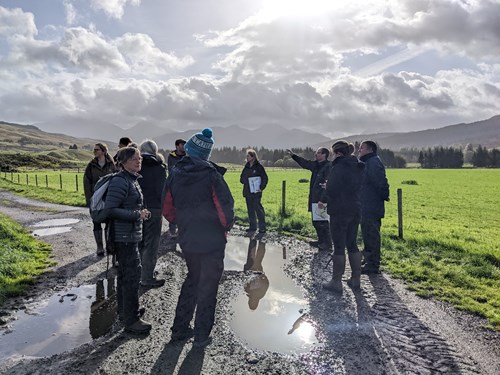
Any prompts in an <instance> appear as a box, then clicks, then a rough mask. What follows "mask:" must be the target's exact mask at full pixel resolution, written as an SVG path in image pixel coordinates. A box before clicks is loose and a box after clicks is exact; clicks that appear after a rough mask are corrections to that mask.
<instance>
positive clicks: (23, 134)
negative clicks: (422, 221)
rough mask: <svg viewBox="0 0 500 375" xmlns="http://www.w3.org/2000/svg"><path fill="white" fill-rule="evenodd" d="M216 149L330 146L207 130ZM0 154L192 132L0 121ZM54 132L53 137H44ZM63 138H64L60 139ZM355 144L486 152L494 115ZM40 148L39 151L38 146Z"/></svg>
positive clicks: (296, 134) (298, 136) (232, 129)
mask: <svg viewBox="0 0 500 375" xmlns="http://www.w3.org/2000/svg"><path fill="white" fill-rule="evenodd" d="M212 129H213V131H214V139H215V141H216V147H223V146H229V147H233V146H234V147H237V148H242V147H253V146H256V147H257V146H264V147H266V148H271V149H285V148H292V147H307V146H309V147H313V148H317V147H331V145H332V143H333V142H334V140H333V139H329V138H328V137H325V136H324V135H321V134H315V133H309V132H306V131H303V130H299V129H285V128H283V127H281V126H279V125H276V124H266V125H263V126H261V127H260V128H258V129H255V130H250V129H246V128H242V127H240V126H238V125H231V126H229V127H225V128H223V127H213V128H212ZM0 131H1V133H0V134H1V136H0V149H4V150H5V149H9V148H12V147H13V146H14V145H16V144H17V148H19V147H20V146H22V147H21V148H22V149H25V150H34V149H36V148H37V147H39V148H40V149H47V148H50V147H57V146H59V147H61V145H64V146H66V145H70V144H77V145H78V146H83V145H88V144H92V143H95V142H97V141H98V140H100V141H105V142H106V143H108V145H109V146H110V148H111V149H112V150H113V148H114V147H115V146H116V143H117V141H118V139H119V138H120V137H122V136H129V137H131V138H132V139H134V140H135V141H137V142H141V141H142V140H144V139H146V138H150V139H154V140H155V141H156V142H157V143H158V146H159V147H160V148H163V149H166V150H169V149H173V148H174V142H175V140H176V139H178V138H183V139H186V140H187V139H188V138H189V137H191V135H192V134H193V133H195V132H198V131H199V129H196V130H193V129H191V130H185V131H182V132H174V131H171V130H166V131H165V129H164V128H160V127H159V126H156V125H154V124H151V123H141V124H137V125H136V126H134V127H132V128H130V129H127V130H124V129H122V128H120V127H118V126H116V125H113V124H109V123H105V122H101V121H98V120H95V121H92V120H82V119H78V118H73V117H61V118H59V119H57V120H54V121H51V122H44V123H39V124H36V126H33V125H19V124H12V123H6V122H1V121H0ZM47 132H50V133H56V134H49V133H47ZM66 134H67V135H66ZM344 139H346V140H348V141H351V142H355V141H361V140H363V139H372V140H374V141H376V142H377V143H378V144H379V145H380V146H381V147H383V148H389V149H391V150H394V151H397V150H400V149H401V148H405V147H406V148H410V147H415V148H427V147H434V146H447V147H448V146H463V145H466V144H468V143H471V144H473V145H478V144H481V145H483V146H486V147H488V148H494V147H500V115H497V116H494V117H492V118H490V119H488V120H482V121H477V122H473V123H469V124H463V123H462V124H456V125H449V126H445V127H442V128H438V129H428V130H422V131H415V132H407V133H397V132H394V133H378V134H360V135H353V136H348V137H344ZM42 146H43V147H42Z"/></svg>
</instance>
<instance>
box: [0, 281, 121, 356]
mask: <svg viewBox="0 0 500 375" xmlns="http://www.w3.org/2000/svg"><path fill="white" fill-rule="evenodd" d="M75 297H76V298H75ZM89 315H90V319H89ZM115 319H116V283H115V279H114V278H110V279H109V282H108V280H100V281H98V282H97V285H83V286H81V287H78V288H73V289H71V290H69V291H67V292H65V293H59V294H55V295H53V296H52V297H50V298H49V299H48V300H47V301H45V302H44V303H43V304H41V305H38V306H37V309H36V311H35V312H32V311H30V312H29V313H26V312H24V311H23V312H21V311H20V312H18V320H17V321H15V322H14V323H13V324H12V327H11V328H12V331H9V332H10V333H3V334H2V335H1V338H0V360H4V359H7V358H11V357H12V358H15V357H21V356H28V357H45V356H50V355H53V354H57V353H62V352H63V351H66V350H68V349H72V348H75V347H77V346H78V345H81V344H83V343H86V342H90V341H91V340H92V339H95V338H97V337H100V336H102V335H104V334H105V333H106V332H107V331H109V329H110V328H111V325H112V324H113V322H114V321H115Z"/></svg>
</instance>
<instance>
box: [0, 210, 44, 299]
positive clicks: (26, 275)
mask: <svg viewBox="0 0 500 375" xmlns="http://www.w3.org/2000/svg"><path fill="white" fill-rule="evenodd" d="M50 251H51V247H50V246H49V245H47V244H46V243H44V242H41V241H38V240H36V239H35V238H33V237H32V236H31V235H30V234H29V233H28V232H27V231H26V230H25V229H24V228H23V227H22V226H21V225H19V224H17V223H16V222H15V221H13V220H11V219H9V218H8V217H7V216H5V215H2V214H0V305H1V304H3V302H4V301H5V299H6V298H8V297H13V296H19V295H21V294H23V293H24V291H25V290H26V288H27V287H28V286H29V285H31V284H33V282H34V280H35V278H36V276H38V275H40V274H41V273H43V272H44V271H45V269H46V268H47V267H48V266H50V265H52V264H53V263H52V262H50V261H49V260H48V257H49V254H50Z"/></svg>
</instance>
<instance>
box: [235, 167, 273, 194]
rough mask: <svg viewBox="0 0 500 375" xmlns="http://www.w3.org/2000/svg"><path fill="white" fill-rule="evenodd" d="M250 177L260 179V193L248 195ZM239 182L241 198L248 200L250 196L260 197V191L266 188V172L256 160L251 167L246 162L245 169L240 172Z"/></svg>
mask: <svg viewBox="0 0 500 375" xmlns="http://www.w3.org/2000/svg"><path fill="white" fill-rule="evenodd" d="M250 177H260V178H261V181H260V190H261V191H260V192H258V193H250V184H249V182H248V179H249V178H250ZM240 182H241V183H242V184H243V196H244V197H245V198H250V197H251V196H262V191H263V190H264V189H265V188H266V186H267V182H268V178H267V173H266V170H265V169H264V167H263V166H262V164H260V163H259V161H258V160H256V161H255V162H254V163H253V165H252V166H250V163H248V162H247V163H246V164H245V167H243V171H242V172H241V175H240Z"/></svg>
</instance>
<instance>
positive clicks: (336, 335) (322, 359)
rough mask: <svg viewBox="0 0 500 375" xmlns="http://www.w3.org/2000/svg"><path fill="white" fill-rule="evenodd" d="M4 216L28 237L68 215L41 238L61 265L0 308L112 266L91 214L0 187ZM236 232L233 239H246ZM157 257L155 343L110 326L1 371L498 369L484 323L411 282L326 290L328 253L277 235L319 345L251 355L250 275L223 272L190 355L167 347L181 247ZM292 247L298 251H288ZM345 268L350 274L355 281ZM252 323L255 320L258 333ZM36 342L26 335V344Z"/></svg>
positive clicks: (146, 298)
mask: <svg viewBox="0 0 500 375" xmlns="http://www.w3.org/2000/svg"><path fill="white" fill-rule="evenodd" d="M0 212H2V213H4V214H6V215H8V216H10V217H11V218H13V219H14V220H16V221H17V222H19V223H21V224H22V225H23V226H25V227H26V228H28V229H29V230H33V227H32V225H33V223H35V222H38V221H41V220H48V219H63V218H73V219H79V222H78V223H76V224H73V225H72V227H73V229H72V230H71V231H69V232H66V233H61V234H57V235H52V236H47V237H43V238H42V239H43V240H44V241H46V242H48V243H49V244H51V245H52V246H53V248H54V250H53V254H52V258H53V260H54V261H56V262H57V265H56V266H54V267H53V268H51V269H49V271H48V272H47V273H46V274H44V275H43V276H41V277H40V278H39V280H38V282H37V283H36V285H34V286H33V287H32V288H31V290H30V291H29V293H28V295H27V296H25V297H23V298H17V299H11V300H8V301H7V303H6V304H5V305H4V306H2V308H0V310H1V311H2V315H4V316H7V317H10V319H12V318H15V316H16V313H17V312H19V311H20V310H22V309H23V308H25V305H26V304H27V303H28V301H29V302H30V303H33V301H34V302H36V301H42V300H43V299H46V298H47V297H48V296H49V295H51V294H53V293H54V291H56V290H57V291H60V290H67V289H70V288H72V287H75V286H79V285H83V284H95V282H96V281H97V280H98V279H100V278H103V277H104V276H103V275H104V273H105V270H106V264H105V262H106V260H105V259H98V258H96V257H95V255H94V240H93V236H92V223H91V221H90V219H89V217H88V212H87V210H86V209H82V208H74V207H67V206H61V205H54V204H47V203H43V202H37V201H33V200H30V199H26V198H19V197H16V196H15V195H12V194H10V193H8V192H3V191H0ZM241 234H242V232H241V230H240V229H238V228H236V229H234V230H233V232H232V233H231V235H232V236H235V235H241ZM165 241H166V240H165V239H162V244H161V246H162V250H161V252H160V255H161V256H160V259H159V261H158V267H157V268H158V270H159V276H160V277H165V278H167V280H168V281H167V283H166V284H165V286H163V287H162V288H159V289H153V290H149V291H147V292H146V293H143V294H142V295H141V304H142V305H143V306H145V307H146V308H147V311H146V315H145V319H146V320H148V321H149V322H151V323H152V324H153V329H152V331H151V333H150V334H149V336H145V337H139V338H137V337H134V336H133V335H129V334H127V333H125V332H124V331H123V327H122V326H121V325H120V324H119V323H115V324H114V325H113V327H112V329H111V331H110V332H108V333H107V334H106V335H104V336H103V337H100V338H98V339H96V340H93V341H92V342H89V343H86V344H83V345H80V346H78V347H77V348H74V349H70V350H68V351H66V352H63V353H61V354H56V355H53V356H51V357H43V358H22V357H21V358H16V359H8V360H5V361H3V362H2V363H1V364H0V373H3V374H177V373H178V374H198V373H202V374H211V375H212V374H363V375H370V374H377V375H379V374H419V375H421V374H486V375H499V374H500V333H499V332H495V331H492V330H489V329H487V328H484V327H485V326H486V324H487V322H486V321H484V320H483V319H480V318H478V317H475V316H472V315H470V314H467V313H463V312H460V311H457V310H455V309H453V308H452V307H450V306H449V305H447V304H445V303H442V302H438V301H434V300H432V299H421V298H419V297H417V296H416V295H415V294H414V293H413V292H410V291H408V290H407V289H406V287H405V285H404V284H403V283H402V282H401V281H399V280H395V279H393V278H391V277H390V276H389V275H386V274H382V275H376V276H370V277H368V276H363V277H362V292H360V293H356V294H353V293H352V291H351V290H350V289H349V288H348V287H347V286H345V288H344V293H343V295H342V296H336V295H333V294H331V293H329V292H327V291H324V290H322V288H321V283H322V282H324V281H326V280H328V277H329V270H328V269H325V268H324V265H325V262H326V261H327V254H323V253H317V252H316V250H314V249H313V248H311V247H310V246H309V245H308V244H306V243H304V242H301V241H298V240H295V239H293V238H287V237H279V236H277V235H272V234H271V235H270V236H269V239H268V242H271V243H274V244H277V245H281V246H284V245H286V246H287V248H288V249H291V250H289V254H288V257H289V259H290V261H289V262H288V263H287V265H286V267H285V272H286V273H287V274H288V275H289V276H290V277H291V278H292V279H293V280H294V281H295V282H296V283H297V285H299V286H300V287H301V288H302V289H303V291H304V295H305V297H306V298H307V299H308V301H309V320H310V321H312V322H314V325H315V327H316V335H317V339H318V341H319V343H320V345H318V346H317V347H315V348H314V349H313V350H312V351H310V352H307V353H302V354H295V355H284V354H280V353H277V352H270V351H259V350H253V349H252V348H249V347H247V346H246V345H245V344H244V340H242V339H241V338H240V337H237V336H236V335H235V334H234V333H233V332H232V330H231V327H230V324H229V323H230V320H231V316H232V313H233V312H232V311H231V301H232V300H233V299H234V297H235V296H236V295H237V294H238V293H241V291H242V289H243V285H244V283H245V281H246V280H247V279H248V277H249V275H248V271H247V272H243V271H241V272H235V271H230V272H225V273H224V275H223V278H222V280H221V287H220V289H219V304H218V307H217V312H216V325H215V327H214V330H213V332H212V336H213V343H212V344H211V345H209V346H208V347H206V348H205V349H204V350H203V349H195V348H192V341H191V340H188V341H186V342H182V343H178V344H172V343H169V341H170V330H169V328H170V326H171V324H172V321H173V317H174V311H175V305H176V302H177V297H178V295H179V291H180V286H181V284H182V281H183V279H184V276H185V273H186V268H185V265H184V262H183V259H182V257H180V256H179V254H178V252H172V251H164V248H165ZM290 252H291V253H290ZM349 272H350V271H349V270H347V271H346V274H347V275H349ZM10 323H12V321H10V322H9V319H7V322H6V324H4V325H3V329H2V326H0V330H3V332H1V331H0V334H2V336H0V340H9V334H8V333H6V332H8V329H6V327H7V328H8V327H9V324H10ZM256 323H257V322H249V324H255V326H256V329H258V324H256ZM27 340H29V338H27Z"/></svg>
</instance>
